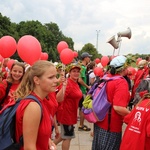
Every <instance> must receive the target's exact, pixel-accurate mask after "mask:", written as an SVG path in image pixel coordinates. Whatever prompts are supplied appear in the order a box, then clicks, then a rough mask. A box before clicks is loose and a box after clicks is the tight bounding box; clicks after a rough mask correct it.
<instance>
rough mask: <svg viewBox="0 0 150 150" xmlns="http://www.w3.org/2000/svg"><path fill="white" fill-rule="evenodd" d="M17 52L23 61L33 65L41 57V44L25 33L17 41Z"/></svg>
mask: <svg viewBox="0 0 150 150" xmlns="http://www.w3.org/2000/svg"><path fill="white" fill-rule="evenodd" d="M17 52H18V55H19V56H20V58H21V59H22V60H23V61H25V62H27V63H28V64H30V65H33V63H34V62H36V61H37V60H39V59H40V57H41V44H40V42H39V41H38V40H37V39H36V38H35V37H33V36H31V35H25V36H23V37H21V38H20V39H19V41H18V45H17Z"/></svg>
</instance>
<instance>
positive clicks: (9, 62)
mask: <svg viewBox="0 0 150 150" xmlns="http://www.w3.org/2000/svg"><path fill="white" fill-rule="evenodd" d="M14 62H15V60H14V59H10V60H9V61H8V62H7V67H8V69H9V70H10V69H11V67H12V65H13V64H14Z"/></svg>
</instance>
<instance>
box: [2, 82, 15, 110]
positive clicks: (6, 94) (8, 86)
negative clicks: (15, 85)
mask: <svg viewBox="0 0 150 150" xmlns="http://www.w3.org/2000/svg"><path fill="white" fill-rule="evenodd" d="M6 82H7V87H6V92H5V96H4V97H3V98H2V100H1V101H0V110H1V109H2V104H3V103H4V101H5V99H6V97H7V96H8V93H9V91H10V88H11V86H12V83H11V82H8V81H6Z"/></svg>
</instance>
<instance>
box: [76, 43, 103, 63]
mask: <svg viewBox="0 0 150 150" xmlns="http://www.w3.org/2000/svg"><path fill="white" fill-rule="evenodd" d="M83 52H88V53H89V54H90V55H92V58H91V59H92V60H94V59H95V58H101V57H102V55H101V54H99V53H98V52H97V50H96V48H95V47H94V45H93V44H91V43H87V44H85V45H84V46H83V48H82V49H81V51H79V56H81V54H82V53H83Z"/></svg>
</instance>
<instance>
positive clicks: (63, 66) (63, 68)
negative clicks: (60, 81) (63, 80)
mask: <svg viewBox="0 0 150 150" xmlns="http://www.w3.org/2000/svg"><path fill="white" fill-rule="evenodd" d="M65 67H66V66H65V65H64V64H63V65H62V70H63V72H64V76H65ZM62 91H63V95H64V92H65V89H64V86H63V87H62Z"/></svg>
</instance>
